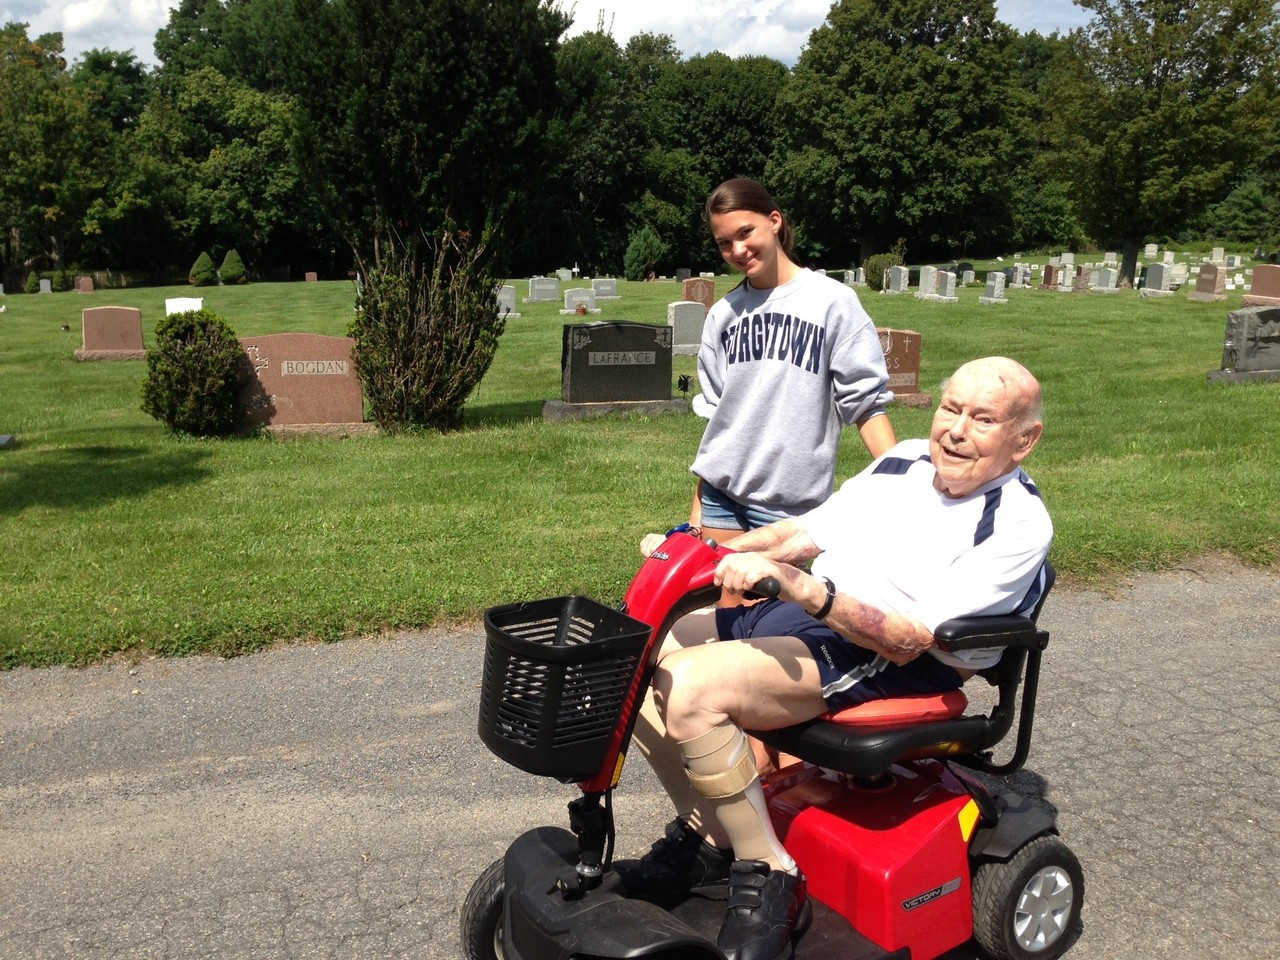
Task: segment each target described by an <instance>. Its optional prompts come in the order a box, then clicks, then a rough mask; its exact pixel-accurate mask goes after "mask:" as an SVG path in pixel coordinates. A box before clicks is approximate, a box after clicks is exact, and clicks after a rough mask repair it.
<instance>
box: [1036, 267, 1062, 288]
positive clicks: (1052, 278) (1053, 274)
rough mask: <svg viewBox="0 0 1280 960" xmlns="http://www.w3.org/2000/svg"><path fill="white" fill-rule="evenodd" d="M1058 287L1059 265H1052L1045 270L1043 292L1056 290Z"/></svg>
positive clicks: (1041, 284)
mask: <svg viewBox="0 0 1280 960" xmlns="http://www.w3.org/2000/svg"><path fill="white" fill-rule="evenodd" d="M1057 286H1058V265H1057V264H1055V263H1050V264H1048V265H1047V266H1046V267H1045V268H1044V279H1042V280H1041V281H1040V289H1041V290H1054V289H1056V288H1057Z"/></svg>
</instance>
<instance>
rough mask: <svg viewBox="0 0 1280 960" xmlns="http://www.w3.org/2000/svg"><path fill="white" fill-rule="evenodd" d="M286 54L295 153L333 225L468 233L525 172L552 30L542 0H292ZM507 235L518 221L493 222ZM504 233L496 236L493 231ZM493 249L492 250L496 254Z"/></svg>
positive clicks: (540, 134)
mask: <svg viewBox="0 0 1280 960" xmlns="http://www.w3.org/2000/svg"><path fill="white" fill-rule="evenodd" d="M298 8H299V10H300V11H301V14H300V20H301V21H302V22H305V23H307V24H308V27H309V36H311V37H314V38H317V39H316V42H314V43H312V42H307V43H296V44H294V49H293V50H292V51H291V55H292V57H293V59H292V61H291V65H290V75H291V80H290V84H291V87H292V89H291V93H292V94H293V96H294V97H295V98H296V102H297V103H298V104H299V106H300V107H301V108H302V111H303V116H304V118H305V120H306V124H305V126H304V133H305V135H306V142H307V151H308V155H309V156H310V157H311V158H312V160H313V166H312V170H313V173H314V175H315V178H316V183H317V185H318V187H320V188H321V189H323V191H324V199H325V201H326V203H327V204H329V205H330V206H331V208H332V209H334V210H337V211H339V212H340V214H341V218H342V224H343V227H344V229H345V232H347V233H348V235H349V236H350V237H351V239H352V240H353V241H355V242H357V243H358V244H359V246H360V248H361V249H362V250H368V251H369V252H371V253H372V246H373V240H372V234H373V231H369V230H367V229H366V225H368V224H373V223H380V224H381V225H382V227H381V229H382V230H383V232H384V233H385V230H386V228H388V227H394V228H395V229H396V230H397V231H398V232H399V233H400V234H401V236H435V235H438V234H439V233H440V232H441V230H442V229H443V228H444V227H445V225H446V224H450V223H452V224H454V225H456V226H457V227H458V228H460V229H461V230H463V231H465V232H470V233H471V234H472V235H473V236H477V237H478V236H480V235H481V234H482V233H484V231H485V227H486V224H488V223H490V222H491V221H494V220H495V219H497V218H500V217H502V216H503V214H504V213H507V212H509V211H511V210H512V209H513V208H514V207H515V206H516V204H517V201H518V194H519V193H520V192H521V191H522V189H524V188H527V187H528V185H529V184H530V183H534V182H536V181H537V177H536V174H537V171H538V170H539V169H540V168H541V167H542V165H543V163H544V160H545V143H544V134H545V129H546V122H547V115H548V113H549V111H550V109H551V108H552V106H553V105H554V84H553V83H551V82H549V81H550V79H551V78H553V77H554V76H555V66H556V65H555V50H556V42H557V38H558V37H559V35H560V34H561V32H563V30H564V28H565V27H566V26H567V25H568V24H567V20H566V18H565V17H564V16H563V14H561V13H560V11H559V9H558V7H556V6H555V5H553V4H550V3H547V2H545V0H332V2H330V0H299V2H298ZM505 223H506V226H507V228H508V229H509V230H516V229H518V227H519V223H518V220H517V218H515V217H508V218H507V219H506V221H505ZM502 236H503V239H504V240H507V239H509V235H508V234H503V235H502ZM504 252H505V251H504V250H498V251H496V253H497V254H498V255H499V256H500V257H501V254H503V253H504Z"/></svg>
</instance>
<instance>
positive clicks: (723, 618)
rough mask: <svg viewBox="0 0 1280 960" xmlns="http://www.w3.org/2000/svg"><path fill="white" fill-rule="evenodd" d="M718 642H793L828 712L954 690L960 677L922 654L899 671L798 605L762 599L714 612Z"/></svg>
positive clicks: (943, 664) (940, 663) (899, 667)
mask: <svg viewBox="0 0 1280 960" xmlns="http://www.w3.org/2000/svg"><path fill="white" fill-rule="evenodd" d="M716 631H717V632H718V633H719V635H720V639H721V640H745V639H747V638H748V637H795V638H796V639H798V640H800V641H801V642H802V643H804V645H805V646H806V647H808V648H809V652H810V653H811V654H812V655H813V659H814V660H816V661H818V673H819V675H820V676H821V678H822V698H823V699H824V700H826V702H827V709H829V710H833V711H834V710H843V709H844V708H845V707H851V706H853V705H854V704H857V703H866V702H867V701H868V700H883V699H885V698H888V697H901V696H905V695H907V694H913V693H942V692H944V691H946V690H956V689H958V688H959V687H960V686H961V685H962V684H963V683H964V678H963V677H961V676H960V674H959V673H958V672H956V671H955V670H954V669H952V668H951V667H949V666H947V665H946V664H945V663H943V662H942V661H941V660H939V659H937V658H936V657H933V656H930V655H929V654H928V653H923V654H921V655H920V656H918V657H916V658H915V659H914V660H912V661H911V662H910V663H907V664H903V665H902V666H898V665H897V664H895V663H892V662H890V661H889V660H887V659H885V658H884V657H882V656H880V655H879V654H877V653H875V652H874V651H872V650H868V649H867V648H866V647H860V646H858V645H857V644H855V643H853V642H852V641H851V640H846V639H845V638H844V637H842V636H840V634H838V633H836V632H835V631H834V630H832V629H831V628H830V627H828V626H827V625H826V624H825V623H823V622H822V621H821V620H815V619H813V617H811V616H809V615H808V614H807V613H805V612H804V608H803V607H801V606H800V605H799V604H798V603H784V602H782V601H780V600H765V601H762V602H761V603H756V604H752V605H751V606H745V607H719V608H717V609H716Z"/></svg>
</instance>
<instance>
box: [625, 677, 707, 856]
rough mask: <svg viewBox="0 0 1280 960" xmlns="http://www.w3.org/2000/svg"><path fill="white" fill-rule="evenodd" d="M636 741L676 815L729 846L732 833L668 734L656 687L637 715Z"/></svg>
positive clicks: (646, 698)
mask: <svg viewBox="0 0 1280 960" xmlns="http://www.w3.org/2000/svg"><path fill="white" fill-rule="evenodd" d="M632 742H633V743H634V744H635V745H636V746H637V747H638V748H639V750H640V753H641V754H643V755H644V758H645V759H646V760H647V761H648V762H649V766H650V767H652V768H653V772H654V774H655V775H656V776H657V778H658V782H659V783H661V784H662V789H663V790H665V791H666V792H667V796H669V797H670V798H671V802H672V803H673V804H675V808H676V815H677V816H678V817H680V818H681V819H682V820H684V822H685V823H687V824H689V826H691V827H693V829H694V830H696V831H697V832H698V833H700V834H702V836H704V837H706V838H707V839H708V840H709V841H710V842H711V844H712V845H713V846H716V847H721V848H727V847H728V846H729V835H728V834H727V833H725V832H724V828H723V827H721V826H720V824H719V822H718V821H717V820H716V818H715V816H714V814H712V813H711V811H710V810H709V809H707V801H706V800H705V799H704V798H703V796H702V794H700V793H698V791H697V790H695V789H694V788H693V784H692V783H690V782H689V777H688V773H687V771H686V770H685V765H684V756H683V754H681V752H680V747H679V746H678V745H677V744H676V742H675V741H674V740H673V739H671V737H669V736H668V735H667V727H666V724H664V723H663V722H662V717H661V715H660V714H659V713H658V707H657V705H656V704H655V703H654V700H653V691H652V690H650V691H649V694H648V696H646V697H645V698H644V704H643V705H642V706H641V708H640V716H639V717H637V718H636V729H635V735H634V737H633V739H632Z"/></svg>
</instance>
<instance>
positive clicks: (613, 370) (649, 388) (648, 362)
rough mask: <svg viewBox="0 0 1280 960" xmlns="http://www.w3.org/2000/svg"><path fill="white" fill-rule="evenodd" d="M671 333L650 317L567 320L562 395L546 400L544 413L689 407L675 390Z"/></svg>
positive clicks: (571, 415)
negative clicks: (638, 320) (641, 319)
mask: <svg viewBox="0 0 1280 960" xmlns="http://www.w3.org/2000/svg"><path fill="white" fill-rule="evenodd" d="M672 334H673V330H672V328H671V327H669V326H665V325H664V326H657V325H655V324H651V323H627V322H620V321H615V322H608V321H605V322H599V321H597V322H596V323H584V324H568V323H567V324H565V326H564V334H563V340H562V344H561V351H560V399H559V400H548V401H547V402H546V403H544V404H543V405H542V417H543V419H544V420H571V419H578V418H581V417H593V416H601V415H604V414H608V413H625V412H633V411H644V412H656V413H664V412H672V413H674V412H684V411H686V410H688V409H689V404H688V402H687V401H686V400H683V399H673V398H672V396H671V347H672Z"/></svg>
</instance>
